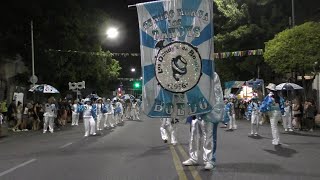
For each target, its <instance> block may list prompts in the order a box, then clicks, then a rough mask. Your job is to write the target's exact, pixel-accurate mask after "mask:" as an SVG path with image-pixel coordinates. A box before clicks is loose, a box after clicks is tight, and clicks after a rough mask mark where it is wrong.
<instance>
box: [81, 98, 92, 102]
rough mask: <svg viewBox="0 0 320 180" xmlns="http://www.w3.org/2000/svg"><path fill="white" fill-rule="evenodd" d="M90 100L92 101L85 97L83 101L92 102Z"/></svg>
mask: <svg viewBox="0 0 320 180" xmlns="http://www.w3.org/2000/svg"><path fill="white" fill-rule="evenodd" d="M90 101H91V99H90V98H85V99H84V100H83V102H90Z"/></svg>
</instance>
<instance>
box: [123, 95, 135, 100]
mask: <svg viewBox="0 0 320 180" xmlns="http://www.w3.org/2000/svg"><path fill="white" fill-rule="evenodd" d="M121 99H124V100H126V99H131V100H133V99H135V97H134V96H133V95H131V94H125V95H123V96H121Z"/></svg>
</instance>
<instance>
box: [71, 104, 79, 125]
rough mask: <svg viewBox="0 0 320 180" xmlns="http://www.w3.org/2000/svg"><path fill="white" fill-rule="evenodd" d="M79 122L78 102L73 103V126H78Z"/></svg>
mask: <svg viewBox="0 0 320 180" xmlns="http://www.w3.org/2000/svg"><path fill="white" fill-rule="evenodd" d="M78 123H79V112H78V103H74V104H73V105H72V123H71V126H78Z"/></svg>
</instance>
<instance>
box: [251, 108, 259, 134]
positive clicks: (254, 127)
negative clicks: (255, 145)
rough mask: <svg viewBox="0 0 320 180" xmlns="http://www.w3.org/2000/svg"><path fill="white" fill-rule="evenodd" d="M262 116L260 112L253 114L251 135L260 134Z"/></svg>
mask: <svg viewBox="0 0 320 180" xmlns="http://www.w3.org/2000/svg"><path fill="white" fill-rule="evenodd" d="M259 122H260V114H259V113H258V112H252V114H251V134H258V133H259Z"/></svg>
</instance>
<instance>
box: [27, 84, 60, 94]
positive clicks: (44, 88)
mask: <svg viewBox="0 0 320 180" xmlns="http://www.w3.org/2000/svg"><path fill="white" fill-rule="evenodd" d="M29 91H30V92H39V93H48V94H54V93H60V92H59V91H58V90H57V89H56V88H55V87H53V86H51V85H48V84H37V85H35V86H33V87H32V88H31V89H29Z"/></svg>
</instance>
